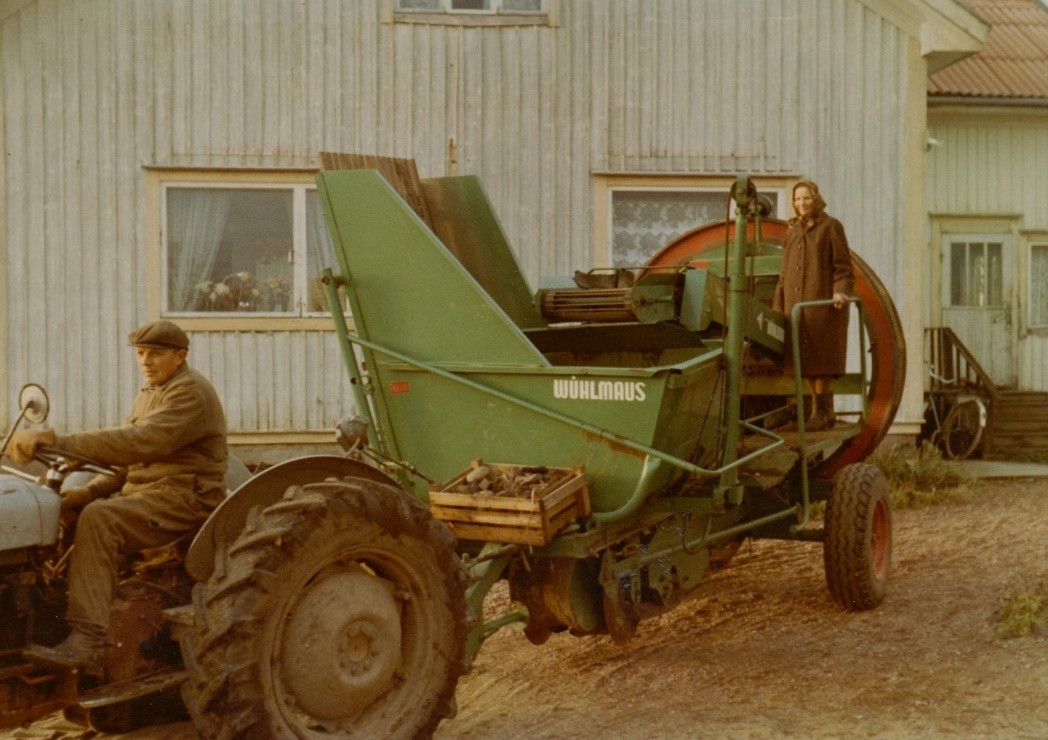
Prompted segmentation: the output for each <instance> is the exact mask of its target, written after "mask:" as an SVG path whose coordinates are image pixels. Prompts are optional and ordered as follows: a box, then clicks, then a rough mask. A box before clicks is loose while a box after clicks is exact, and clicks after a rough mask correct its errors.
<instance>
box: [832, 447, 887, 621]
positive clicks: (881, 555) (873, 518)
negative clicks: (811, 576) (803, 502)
mask: <svg viewBox="0 0 1048 740" xmlns="http://www.w3.org/2000/svg"><path fill="white" fill-rule="evenodd" d="M891 554H892V512H891V504H890V503H889V499H888V481H887V480H886V479H885V477H884V474H883V473H882V472H881V471H880V470H879V469H878V468H876V467H874V466H873V465H869V464H867V463H854V464H852V465H848V466H846V467H844V468H843V469H842V470H841V471H840V472H838V473H837V475H836V476H835V477H834V480H833V491H832V493H831V494H830V498H829V500H828V501H827V502H826V540H825V542H824V543H823V558H824V561H825V565H826V583H827V585H828V586H829V588H830V594H831V595H832V596H833V598H834V600H835V601H836V602H837V603H838V604H840V605H841V606H843V607H844V608H845V609H847V610H849V611H863V610H865V609H872V608H874V607H875V606H877V605H878V604H880V603H881V600H882V599H883V598H884V593H885V591H886V590H887V588H888V571H889V570H890V567H891Z"/></svg>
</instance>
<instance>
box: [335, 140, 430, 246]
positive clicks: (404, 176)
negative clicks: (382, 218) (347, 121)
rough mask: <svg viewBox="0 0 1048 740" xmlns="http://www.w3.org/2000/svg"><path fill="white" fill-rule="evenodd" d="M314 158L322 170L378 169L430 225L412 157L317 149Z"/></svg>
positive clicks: (427, 210)
mask: <svg viewBox="0 0 1048 740" xmlns="http://www.w3.org/2000/svg"><path fill="white" fill-rule="evenodd" d="M317 159H318V160H320V168H321V169H322V170H377V171H378V173H379V174H380V175H382V176H383V177H384V178H386V181H387V182H388V183H389V184H390V186H392V188H393V189H394V190H396V191H397V193H399V194H400V197H401V198H403V199H404V201H405V202H406V203H407V204H408V205H409V206H411V208H412V209H413V210H414V211H415V213H417V214H418V217H419V218H421V219H422V220H423V222H425V224H426V225H427V226H430V228H432V226H431V221H430V218H429V208H428V207H427V206H426V199H425V197H424V196H423V195H422V184H421V183H420V182H419V176H418V168H417V167H416V165H415V160H414V159H403V158H399V157H380V156H376V155H372V154H350V153H345V152H319V153H318V154H317Z"/></svg>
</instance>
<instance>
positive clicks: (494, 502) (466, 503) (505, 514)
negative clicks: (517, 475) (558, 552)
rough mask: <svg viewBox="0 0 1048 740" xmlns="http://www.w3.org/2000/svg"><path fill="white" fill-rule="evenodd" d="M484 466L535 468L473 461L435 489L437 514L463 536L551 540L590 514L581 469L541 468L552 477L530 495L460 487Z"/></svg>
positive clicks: (517, 542)
mask: <svg viewBox="0 0 1048 740" xmlns="http://www.w3.org/2000/svg"><path fill="white" fill-rule="evenodd" d="M479 465H485V466H486V467H488V468H491V469H493V470H496V471H498V472H501V473H506V474H514V473H513V471H514V470H535V468H526V467H524V466H520V465H503V464H496V463H482V462H481V461H479V460H474V461H473V464H472V465H471V466H470V467H469V468H467V469H466V470H464V471H462V472H461V473H459V474H458V475H456V476H455V477H454V478H452V479H451V480H450V481H448V482H447V483H444V484H441V485H439V486H436V487H434V488H433V489H432V490H430V493H429V503H430V508H431V509H432V511H433V516H434V517H436V518H437V519H439V520H440V521H442V522H444V523H445V524H447V525H448V527H450V528H451V531H452V532H454V533H455V536H456V537H458V538H459V539H461V540H479V541H482V542H505V543H507V544H514V545H548V544H549V543H550V542H552V541H553V537H554V536H555V535H556V534H557V533H558V532H559V531H560V530H562V529H563V528H564V527H566V526H567V525H568V524H570V523H571V522H573V521H575V520H576V519H580V518H583V517H587V516H589V514H590V500H589V487H588V486H587V482H586V474H585V473H584V472H583V470H582V468H542V470H544V471H546V473H545V475H548V482H547V481H543V485H542V487H541V488H539V489H538V490H537V491H535V492H533V495H532V496H530V497H521V496H513V495H491V494H489V493H484V492H478V493H458V492H455V490H454V489H456V488H460V487H461V486H462V484H463V483H464V481H465V480H466V477H467V476H468V475H469V474H470V473H471V472H472V471H474V470H475V469H476V468H477V467H478V466H479Z"/></svg>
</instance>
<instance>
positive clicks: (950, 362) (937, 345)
mask: <svg viewBox="0 0 1048 740" xmlns="http://www.w3.org/2000/svg"><path fill="white" fill-rule="evenodd" d="M925 357H926V358H927V360H926V362H927V364H928V369H929V377H930V380H929V388H928V395H929V396H938V397H939V398H943V397H945V398H949V397H950V396H951V394H952V395H956V394H975V395H978V396H979V397H980V398H982V400H983V402H984V403H985V404H986V406H987V411H988V418H987V422H986V429H985V430H984V432H983V441H982V456H983V457H984V458H986V459H1004V458H1008V459H1013V460H1014V459H1023V458H1024V457H1031V458H1032V457H1048V393H1046V392H1037V391H1019V390H1014V389H1011V388H1001V387H998V386H996V385H994V383H993V381H992V380H991V379H990V376H989V375H988V374H987V373H986V371H985V370H984V369H983V368H982V366H981V365H980V364H979V362H978V360H976V359H975V357H974V356H973V355H972V353H971V351H970V350H969V349H968V348H967V347H966V346H965V345H964V343H963V342H962V341H961V340H960V338H959V337H958V336H957V335H956V334H955V333H954V332H953V330H952V329H950V328H949V327H945V326H936V327H930V328H928V329H925Z"/></svg>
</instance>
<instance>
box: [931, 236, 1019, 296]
mask: <svg viewBox="0 0 1048 740" xmlns="http://www.w3.org/2000/svg"><path fill="white" fill-rule="evenodd" d="M947 258H948V262H949V264H948V268H947V269H948V274H947V280H946V285H945V286H944V288H945V296H944V297H945V304H946V305H947V306H953V307H962V306H967V307H971V308H989V307H995V306H1003V305H1004V280H1005V275H1004V240H1003V239H1002V238H1001V237H994V236H985V237H984V236H969V235H964V236H957V237H950V239H949V248H948V250H947Z"/></svg>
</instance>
